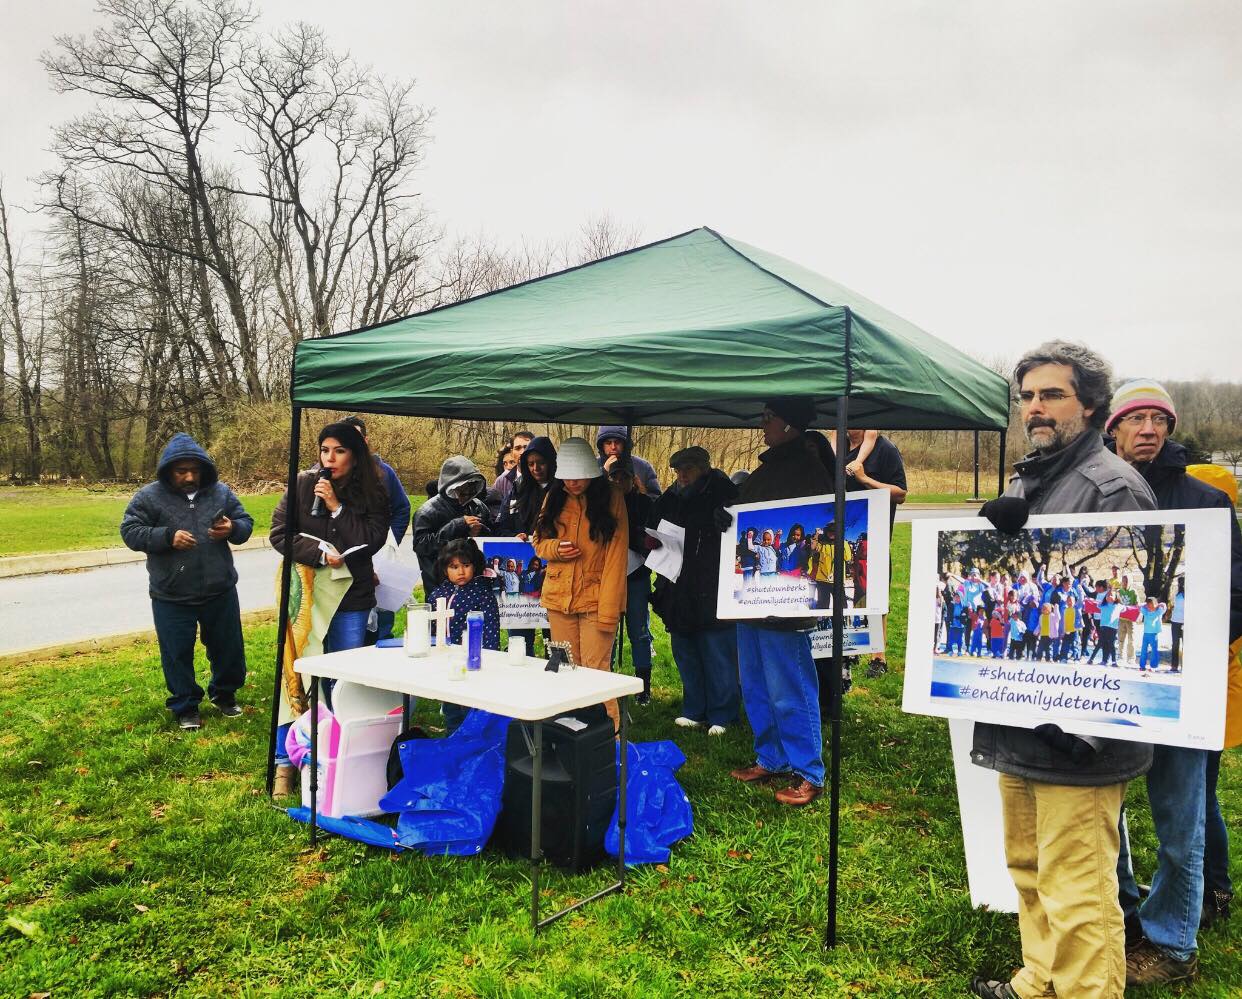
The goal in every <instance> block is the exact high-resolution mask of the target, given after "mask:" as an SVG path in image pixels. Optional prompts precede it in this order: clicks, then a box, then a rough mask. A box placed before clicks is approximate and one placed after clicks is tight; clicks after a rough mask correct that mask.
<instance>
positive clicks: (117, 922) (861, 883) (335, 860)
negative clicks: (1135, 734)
mask: <svg viewBox="0 0 1242 999" xmlns="http://www.w3.org/2000/svg"><path fill="white" fill-rule="evenodd" d="M909 539H910V533H909V528H908V526H899V528H898V530H897V537H896V544H895V553H894V567H895V570H896V571H895V579H894V580H893V613H892V617H891V621H892V622H893V628H892V632H891V646H892V647H891V649H890V661H891V662H893V663H894V664H899V663H900V662H901V661H902V658H903V652H904V649H903V633H904V627H903V625H904V620H905V608H906V573H905V568H904V567H905V566H906V565H907V563H908V557H909ZM272 640H273V628H272V627H271V626H266V627H256V628H252V629H250V630H249V631H248V632H247V641H248V652H249V656H250V665H251V670H252V677H251V681H250V683H249V685H248V686H247V688H246V689H245V690H244V691H243V701H244V702H245V703H247V704H248V705H251V706H252V707H251V708H250V709H248V710H247V713H246V714H245V716H244V717H242V718H240V719H237V720H235V721H226V720H224V719H222V718H220V717H219V716H218V715H217V714H215V713H214V711H211V710H208V711H207V712H206V714H205V721H206V725H205V727H204V728H203V729H202V731H200V732H198V733H193V734H181V733H178V732H177V731H176V730H174V729H173V727H172V725H171V724H170V721H169V719H168V717H167V715H166V712H165V711H164V709H163V696H164V692H163V689H162V683H161V680H160V672H159V667H158V659H157V652H156V648H155V646H154V644H152V643H147V644H140V645H135V646H133V647H130V648H127V649H123V650H116V651H111V652H106V653H99V654H94V655H82V656H69V657H65V658H61V659H55V660H50V661H43V662H34V663H29V664H26V665H22V666H20V667H10V668H9V669H8V670H5V671H3V672H0V902H2V903H3V905H4V909H5V912H4V915H3V917H2V918H0V996H4V997H26V996H28V995H30V994H31V993H33V992H49V991H50V992H51V993H52V995H53V996H54V997H61V996H64V997H75V999H77V997H97V996H117V997H120V996H125V997H129V996H134V997H138V996H143V997H146V996H168V997H172V996H176V997H216V996H219V997H223V996H243V997H247V996H260V995H263V996H287V997H308V999H309V997H327V996H333V997H335V996H371V995H381V994H382V995H391V996H424V995H426V996H494V997H525V996H565V997H581V996H618V997H621V996H624V997H627V999H629V997H646V996H685V997H692V996H693V997H698V996H715V995H737V996H799V997H804V996H810V995H816V996H834V997H835V996H842V997H844V996H887V997H894V999H896V997H901V999H907V997H913V996H918V997H941V996H943V997H959V996H962V995H963V994H964V985H965V982H966V981H967V979H968V977H969V975H970V974H971V973H972V972H973V971H975V970H976V969H987V970H989V971H993V972H1001V973H1002V974H1003V973H1004V972H1005V971H1006V970H1007V969H1010V968H1012V967H1013V966H1014V965H1015V963H1016V962H1017V959H1018V953H1019V951H1018V934H1017V927H1016V923H1015V920H1014V919H1013V918H1012V917H1010V916H1005V915H999V914H994V913H987V912H976V911H974V910H972V909H971V907H970V902H969V897H968V894H967V891H966V877H965V870H964V862H963V858H962V847H961V835H960V828H959V819H958V812H957V804H956V796H955V791H954V783H953V768H952V765H951V763H950V760H949V746H948V742H949V740H948V734H947V729H946V726H945V723H944V722H943V721H941V720H938V719H931V718H921V717H912V716H908V715H904V714H902V712H901V711H900V708H899V698H900V687H901V677H900V675H899V674H894V675H889V676H886V677H882V678H880V679H878V680H873V681H867V680H863V681H861V682H860V683H858V685H857V686H856V688H855V691H854V692H853V693H852V694H851V695H850V696H849V697H848V698H847V702H846V721H845V727H844V751H845V763H844V796H843V804H842V824H841V864H842V867H841V883H840V887H841V900H840V940H841V944H840V946H839V947H838V948H837V949H836V950H834V951H832V952H828V953H826V952H824V950H823V949H822V947H821V937H822V932H823V923H824V919H825V895H826V890H827V889H826V882H827V864H826V857H827V853H828V808H827V801H826V799H825V800H821V801H820V802H819V803H817V804H816V805H814V806H811V807H810V808H807V809H804V810H798V811H791V810H787V809H783V808H781V807H780V806H777V805H776V804H775V803H774V802H773V801H772V797H771V792H770V791H769V792H766V793H765V792H764V791H762V790H758V789H754V788H746V787H741V786H739V785H737V784H736V783H735V782H734V781H732V780H730V778H729V777H728V775H727V771H728V769H729V768H730V767H732V766H736V765H738V764H741V763H745V762H747V761H749V760H750V759H751V753H750V740H749V737H748V733H747V731H746V730H745V728H744V727H741V726H739V727H738V728H736V729H735V730H734V731H732V732H730V733H729V734H728V735H727V736H725V737H724V738H723V739H721V740H710V741H709V740H708V739H707V737H706V736H705V735H703V734H701V733H685V732H684V731H683V730H680V729H676V728H674V727H673V726H672V719H673V717H674V716H675V715H676V713H677V708H678V706H679V701H678V686H677V681H676V673H675V671H674V670H673V668H672V666H671V665H670V664H669V651H668V641H667V638H666V637H665V636H664V634H663V633H662V632H660V633H659V635H658V645H657V649H658V653H659V666H658V669H657V672H656V689H655V693H656V700H655V704H654V705H653V706H652V707H651V708H648V709H643V710H637V709H636V716H635V717H636V723H635V726H634V729H633V733H634V737H635V738H637V739H657V738H675V739H676V740H677V741H678V743H679V744H680V745H681V746H682V748H683V749H684V750H685V751H686V754H687V757H688V760H687V763H686V765H685V766H684V767H683V768H682V770H681V771H680V772H679V778H680V779H681V781H682V783H683V785H684V786H685V788H686V790H687V792H688V793H689V795H690V798H691V800H692V801H693V803H694V809H695V823H696V832H695V835H694V836H693V837H692V838H691V839H688V840H686V841H684V842H682V843H680V844H678V845H677V846H676V847H675V848H674V851H673V857H672V860H671V861H670V863H669V864H668V865H667V866H660V867H645V868H640V869H638V870H635V871H634V872H633V874H632V876H631V877H630V879H629V888H628V891H627V893H626V894H625V895H624V896H620V897H617V896H614V897H610V898H607V899H603V900H600V901H597V902H594V903H592V904H591V905H590V906H588V907H587V908H586V909H584V910H582V911H581V912H579V913H576V914H575V915H573V916H571V917H569V918H568V919H567V920H565V921H562V922H561V923H559V924H557V925H556V926H554V927H553V928H552V929H550V930H549V931H548V932H546V933H545V934H542V935H540V936H539V937H538V938H537V939H532V937H531V934H530V930H529V927H528V923H527V905H528V902H529V881H528V880H527V875H526V867H525V865H524V864H522V863H516V862H512V861H509V860H507V859H505V858H503V857H501V856H498V855H494V854H491V853H486V854H484V855H483V856H481V857H479V858H475V859H469V860H463V859H446V858H428V857H421V856H417V855H408V854H407V855H403V856H400V857H395V856H392V855H390V854H388V853H387V852H385V851H379V850H372V849H368V848H364V847H361V846H358V845H355V844H353V843H350V842H347V841H345V840H340V839H331V838H329V839H327V840H326V841H325V842H324V844H323V845H322V846H321V847H320V848H319V849H317V850H315V851H313V852H312V851H310V850H309V849H308V848H307V840H306V829H305V827H304V826H301V825H297V824H295V823H293V822H291V821H290V820H288V819H287V818H286V817H285V816H284V815H283V814H282V813H281V812H280V811H278V810H276V809H274V808H273V807H271V806H270V805H269V803H268V801H267V800H266V798H265V797H264V796H263V795H262V794H261V793H260V792H259V785H260V783H261V769H262V760H263V756H264V750H265V744H266V735H267V723H266V718H267V709H268V697H269V694H268V691H269V689H270V676H271V674H270V670H271V661H272ZM420 715H421V717H422V720H423V721H424V722H434V720H435V719H434V716H433V715H432V714H431V713H430V710H429V706H427V705H423V706H420ZM1221 791H1222V797H1223V799H1224V806H1225V811H1226V814H1227V815H1237V814H1239V810H1242V774H1240V773H1239V768H1238V765H1237V762H1236V760H1235V759H1233V758H1232V756H1226V758H1225V766H1224V771H1223V773H1222V778H1221ZM1143 797H1144V796H1143V794H1142V790H1141V786H1140V787H1138V788H1135V789H1132V791H1131V795H1130V800H1131V805H1132V809H1133V810H1132V821H1133V827H1134V845H1135V850H1136V856H1137V863H1138V866H1139V869H1140V872H1141V873H1145V874H1150V871H1151V868H1152V864H1153V858H1154V843H1153V841H1152V836H1151V828H1150V822H1149V820H1148V815H1147V809H1146V805H1145V802H1144V801H1143ZM607 876H608V872H607V871H603V870H599V871H595V872H593V873H591V874H587V875H582V876H576V877H571V876H567V875H565V874H563V873H561V872H557V871H551V872H549V874H548V876H547V880H546V882H545V885H546V888H547V892H546V896H545V898H544V905H545V906H551V905H554V904H557V905H559V904H562V903H565V902H566V901H568V900H569V899H571V898H581V897H583V896H584V895H586V894H588V893H590V892H591V891H593V890H595V889H596V888H597V887H598V886H600V885H601V884H602V883H604V881H605V880H606V878H607ZM1235 876H1242V870H1238V869H1235ZM5 919H7V920H8V923H7V928H6V924H5V923H4V920H5ZM1240 927H1242V920H1235V925H1234V926H1233V927H1228V926H1227V927H1225V928H1223V929H1221V930H1214V931H1213V932H1211V933H1210V934H1208V935H1206V938H1205V939H1204V941H1203V957H1202V969H1203V970H1202V979H1201V981H1200V983H1198V984H1197V985H1195V986H1193V987H1190V988H1187V989H1185V990H1183V991H1181V992H1180V993H1176V994H1179V995H1183V996H1225V995H1237V994H1238V993H1239V989H1242V956H1240V955H1239V953H1238V944H1239V940H1240V939H1242V928H1240ZM23 929H24V930H25V932H24V933H23V932H22V930H23ZM1132 994H1134V995H1139V996H1140V997H1141V996H1144V995H1150V996H1158V995H1172V994H1174V993H1173V992H1167V991H1166V992H1162V991H1160V990H1149V991H1147V992H1146V993H1137V992H1135V993H1132Z"/></svg>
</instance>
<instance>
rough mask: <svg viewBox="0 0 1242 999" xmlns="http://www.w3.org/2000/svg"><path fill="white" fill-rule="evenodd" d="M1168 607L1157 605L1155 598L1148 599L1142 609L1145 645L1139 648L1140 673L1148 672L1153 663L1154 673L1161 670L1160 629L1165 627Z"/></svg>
mask: <svg viewBox="0 0 1242 999" xmlns="http://www.w3.org/2000/svg"><path fill="white" fill-rule="evenodd" d="M1167 609H1168V607H1167V605H1165V604H1161V603H1157V602H1156V598H1155V597H1148V598H1147V600H1146V601H1144V603H1143V606H1142V608H1141V611H1142V615H1143V644H1142V645H1141V646H1140V647H1139V672H1140V673H1145V672H1147V664H1148V662H1150V663H1151V669H1152V672H1153V673H1154V672H1155V671H1156V670H1158V669H1159V668H1160V629H1161V628H1162V627H1164V621H1163V620H1162V619H1163V617H1164V612H1165V611H1166V610H1167Z"/></svg>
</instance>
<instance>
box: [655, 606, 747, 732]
mask: <svg viewBox="0 0 1242 999" xmlns="http://www.w3.org/2000/svg"><path fill="white" fill-rule="evenodd" d="M668 637H669V641H670V642H671V643H672V646H673V662H675V663H676V664H677V672H678V673H680V674H681V713H682V714H683V715H684V716H685V717H686V718H690V719H692V720H693V721H697V722H704V721H705V722H706V723H707V724H708V725H732V724H733V723H734V722H736V721H737V708H738V685H737V628H736V627H734V626H730V627H727V628H715V629H712V630H711V631H670V632H669V633H668Z"/></svg>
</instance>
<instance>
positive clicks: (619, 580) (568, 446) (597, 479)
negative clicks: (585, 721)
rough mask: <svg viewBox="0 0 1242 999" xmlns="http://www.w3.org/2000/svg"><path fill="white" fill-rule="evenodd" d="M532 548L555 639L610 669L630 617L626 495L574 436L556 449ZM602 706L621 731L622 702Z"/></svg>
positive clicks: (583, 661)
mask: <svg viewBox="0 0 1242 999" xmlns="http://www.w3.org/2000/svg"><path fill="white" fill-rule="evenodd" d="M531 543H532V544H533V545H534V546H535V554H537V555H538V556H539V557H540V558H542V559H544V560H545V561H546V562H547V566H548V568H547V575H546V576H545V577H544V581H543V591H542V594H541V597H540V603H542V604H543V606H544V607H545V608H546V609H547V612H548V624H549V625H550V626H551V629H552V641H554V642H568V643H569V644H570V646H571V647H572V649H573V654H574V661H575V662H576V663H578V664H579V665H582V666H589V667H591V668H592V669H603V670H607V669H610V668H611V666H612V643H613V640H614V638H615V637H616V632H617V621H618V620H619V619H620V617H621V615H622V614H623V613H624V612H625V578H626V572H625V570H626V552H627V550H628V548H629V524H628V522H627V520H626V514H625V497H624V496H622V494H621V492H620V490H618V489H616V488H614V487H613V486H612V485H610V484H609V482H608V480H607V479H606V478H604V473H603V470H602V469H601V468H600V466H599V459H598V458H597V457H596V454H595V449H594V448H593V447H591V445H590V444H589V443H588V442H587V441H586V440H585V439H583V438H581V437H570V438H569V439H568V440H566V441H564V442H563V443H562V444H561V446H560V449H559V450H558V451H557V458H556V478H555V479H553V480H552V484H551V485H549V486H548V494H547V496H546V497H545V498H544V501H543V508H542V509H541V510H540V512H539V517H538V519H537V520H536V521H535V531H534V534H533V535H532V536H531ZM605 706H606V707H607V709H608V714H609V716H610V717H611V718H612V723H613V726H614V727H616V726H617V725H618V723H619V722H620V717H621V716H620V714H619V713H618V711H617V702H616V701H615V700H614V701H609V702H607V704H606V705H605Z"/></svg>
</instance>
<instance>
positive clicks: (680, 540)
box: [647, 520, 686, 583]
mask: <svg viewBox="0 0 1242 999" xmlns="http://www.w3.org/2000/svg"><path fill="white" fill-rule="evenodd" d="M647 533H648V534H650V535H651V536H652V537H653V538H655V539H656V540H657V541H659V542H660V545H661V547H659V548H656V549H655V550H653V551H650V552H648V553H647V568H648V569H650V570H652V572H656V573H658V574H659V575H661V576H663V577H664V578H665V579H667V580H668V581H669V582H670V583H675V582H677V577H678V576H680V575H681V564H682V559H683V557H684V549H685V545H686V529H685V528H684V527H679V526H678V525H676V524H672V523H669V521H667V520H662V521H660V523H659V524H658V525H657V526H656V527H655V528H654V529H653V528H650V527H648V528H647Z"/></svg>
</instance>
